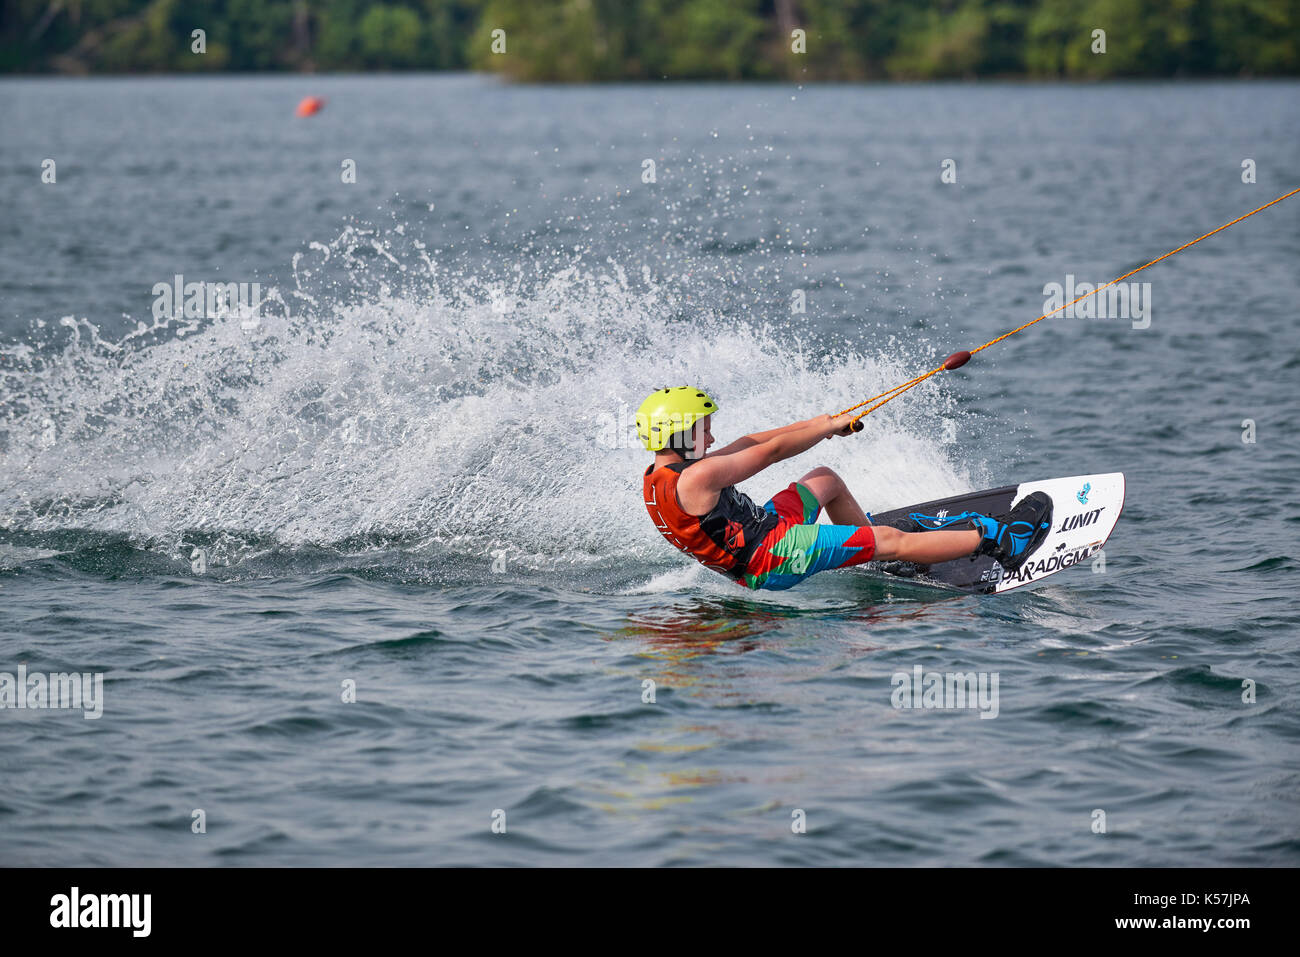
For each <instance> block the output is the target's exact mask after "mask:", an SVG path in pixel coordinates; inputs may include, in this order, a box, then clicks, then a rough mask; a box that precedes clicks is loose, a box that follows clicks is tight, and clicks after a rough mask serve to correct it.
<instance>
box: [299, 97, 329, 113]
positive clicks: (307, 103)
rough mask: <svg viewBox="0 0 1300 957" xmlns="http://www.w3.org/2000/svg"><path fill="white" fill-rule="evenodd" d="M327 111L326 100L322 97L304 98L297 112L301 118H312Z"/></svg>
mask: <svg viewBox="0 0 1300 957" xmlns="http://www.w3.org/2000/svg"><path fill="white" fill-rule="evenodd" d="M323 109H325V99H324V97H320V96H304V97H303V98H302V101H301V102H300V103H299V104H298V109H297V110H296V111H295V112H296V113H297V114H298V115H299V116H311V115H312V114H313V113H319V112H320V111H321V110H323Z"/></svg>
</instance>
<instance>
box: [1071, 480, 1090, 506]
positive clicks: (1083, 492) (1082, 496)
mask: <svg viewBox="0 0 1300 957" xmlns="http://www.w3.org/2000/svg"><path fill="white" fill-rule="evenodd" d="M1091 491H1092V483H1091V482H1084V483H1083V488H1081V489H1079V491H1077V492H1075V493H1074V497H1075V498H1077V499H1078V500H1079V504H1080V505H1087V504H1088V493H1089V492H1091Z"/></svg>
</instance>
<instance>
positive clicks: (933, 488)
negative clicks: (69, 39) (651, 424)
mask: <svg viewBox="0 0 1300 957" xmlns="http://www.w3.org/2000/svg"><path fill="white" fill-rule="evenodd" d="M1297 92H1300V89H1298V86H1297V84H1295V83H1212V84H1189V85H1146V86H1087V87H1072V86H1026V85H1015V86H1011V85H1007V86H1003V85H980V86H915V87H888V88H885V87H865V88H860V87H814V88H807V89H797V88H793V87H785V86H761V87H760V86H751V87H731V86H682V85H674V86H628V87H608V88H599V89H589V88H568V87H566V88H515V87H509V86H503V85H499V84H497V83H496V82H494V81H490V80H486V79H480V78H470V77H439V78H429V77H401V78H396V77H394V78H349V77H329V78H308V77H294V78H275V79H269V78H243V79H206V78H205V79H185V80H180V79H148V80H145V79H139V80H113V81H107V80H99V81H93V82H88V81H53V80H51V81H30V80H22V81H8V82H5V83H3V84H0V129H2V130H3V131H4V133H3V137H0V219H2V220H3V222H4V224H5V227H6V228H5V229H4V230H2V231H0V264H2V265H0V456H2V457H0V672H9V673H15V672H16V671H17V669H18V668H19V666H20V665H21V666H25V667H26V669H27V670H28V672H43V673H49V672H72V671H75V672H85V673H102V675H103V698H102V716H101V717H98V718H95V719H91V720H87V719H86V718H84V717H83V716H82V712H81V711H79V710H62V711H54V710H29V709H23V710H16V709H12V708H7V709H4V710H2V711H0V770H2V771H3V785H0V863H6V864H112V865H125V864H180V865H201V866H210V865H259V866H264V865H286V864H312V865H382V864H484V863H486V864H559V865H605V864H642V865H644V864H738V865H758V864H774V863H789V864H867V865H969V864H1000V865H1020V864H1050V865H1116V864H1118V865H1126V864H1153V865H1193V864H1195V865H1204V864H1285V865H1294V864H1296V863H1297V862H1298V861H1300V840H1297V824H1298V823H1300V807H1298V802H1300V797H1298V794H1300V787H1298V785H1300V756H1298V755H1297V739H1298V737H1300V720H1298V719H1297V714H1296V709H1295V706H1294V701H1295V698H1296V693H1297V684H1298V682H1300V674H1298V671H1297V666H1296V660H1295V653H1294V649H1295V645H1296V634H1297V630H1298V628H1300V597H1297V596H1298V595H1300V554H1298V553H1297V540H1298V538H1300V535H1298V533H1300V504H1297V496H1296V494H1295V491H1296V479H1295V476H1296V472H1297V468H1298V467H1300V454H1298V452H1297V448H1298V444H1297V434H1296V423H1297V421H1300V400H1297V398H1296V388H1295V386H1296V381H1297V370H1300V339H1298V337H1297V331H1296V314H1295V303H1296V302H1297V301H1300V277H1298V274H1297V270H1296V263H1297V262H1298V261H1300V198H1297V199H1293V200H1291V201H1288V202H1287V203H1283V204H1280V205H1279V206H1277V207H1274V208H1273V209H1270V210H1268V211H1266V212H1264V213H1261V214H1259V215H1258V216H1256V217H1253V218H1251V219H1250V220H1247V221H1246V222H1244V223H1241V224H1239V225H1238V226H1235V227H1233V228H1232V229H1230V230H1228V231H1226V232H1224V233H1221V234H1219V235H1218V236H1215V237H1213V238H1212V239H1209V240H1206V241H1205V242H1204V243H1202V244H1200V245H1198V246H1196V247H1194V248H1193V249H1191V250H1188V251H1187V252H1184V253H1180V254H1179V255H1178V256H1176V257H1174V258H1173V259H1171V260H1169V261H1167V262H1165V263H1162V264H1160V265H1159V266H1156V267H1153V268H1152V269H1150V270H1147V271H1145V272H1144V273H1142V274H1140V276H1139V277H1135V281H1147V282H1150V283H1151V286H1150V289H1149V293H1148V294H1147V296H1148V297H1149V298H1148V299H1147V300H1146V301H1148V302H1149V304H1150V313H1149V316H1148V318H1149V320H1150V323H1149V326H1148V327H1146V328H1135V324H1134V322H1132V321H1129V320H1127V319H1096V318H1063V317H1062V318H1057V319H1054V320H1051V321H1048V322H1044V323H1039V324H1038V325H1037V326H1035V327H1033V329H1031V330H1029V331H1027V332H1025V333H1023V334H1022V335H1019V336H1016V337H1014V338H1013V339H1011V340H1008V341H1007V342H1005V343H1003V344H1001V345H999V346H997V347H996V348H994V349H991V350H988V351H987V352H985V353H982V354H981V355H980V356H979V357H978V358H977V360H976V361H975V362H973V363H971V365H970V366H968V367H967V368H966V369H963V370H962V371H961V372H960V373H958V374H953V375H950V376H947V377H945V378H944V379H942V381H940V382H939V383H933V384H927V385H926V386H923V387H921V388H918V389H916V390H914V391H912V392H910V393H908V395H907V396H906V397H905V398H903V399H900V400H898V401H897V402H894V403H892V404H891V405H889V406H887V407H886V408H885V409H884V410H881V412H879V413H876V414H873V415H872V416H871V417H869V419H868V420H867V421H866V424H867V426H868V428H867V430H866V431H865V432H863V433H862V434H860V435H858V436H855V437H854V438H852V439H847V440H843V439H836V440H834V441H832V442H829V443H826V444H824V445H822V446H819V447H818V448H817V449H815V450H813V451H810V452H808V453H806V454H805V455H803V456H802V457H800V458H799V459H796V460H794V461H791V462H787V463H782V464H780V465H778V466H776V467H774V468H773V470H772V473H771V476H770V478H769V476H768V475H766V474H765V475H763V476H760V477H758V478H757V479H755V480H753V481H751V482H749V483H746V485H745V486H744V488H745V490H746V491H748V492H750V493H751V494H752V495H754V497H756V498H759V499H760V500H762V499H766V498H767V497H769V496H770V495H771V494H772V493H773V492H775V491H776V490H777V489H779V488H781V487H783V486H784V485H785V484H787V483H788V482H789V481H791V480H792V479H794V478H796V477H797V476H798V475H800V474H802V473H803V472H806V471H807V470H809V469H810V468H812V467H813V466H815V465H819V464H826V465H830V466H832V467H834V468H836V469H837V470H839V471H840V472H841V473H842V474H843V475H845V476H846V478H847V479H848V480H849V482H850V484H851V486H852V487H853V489H854V491H855V493H856V494H857V496H858V498H859V499H860V500H861V501H862V502H863V504H864V505H865V506H866V507H867V508H868V509H871V510H882V509H887V508H892V507H896V506H900V505H905V504H908V503H910V502H918V501H924V500H926V499H933V498H937V497H940V496H942V495H946V494H955V493H957V492H960V491H965V490H969V489H973V488H978V487H984V486H990V485H1000V484H1007V483H1011V482H1015V481H1019V480H1029V479H1037V478H1046V477H1051V476H1057V475H1072V474H1078V473H1086V472H1103V471H1123V472H1125V473H1126V475H1127V480H1128V502H1127V505H1126V507H1125V511H1124V516H1123V518H1122V519H1121V521H1120V524H1119V526H1118V528H1117V529H1116V532H1115V535H1114V537H1113V538H1112V539H1111V541H1110V543H1109V544H1108V546H1107V548H1106V564H1105V568H1104V571H1101V570H1094V569H1093V568H1092V567H1088V566H1082V567H1078V568H1075V569H1072V570H1070V571H1068V572H1065V573H1062V574H1060V575H1057V576H1055V577H1054V578H1052V579H1051V580H1050V581H1048V582H1045V583H1043V584H1042V585H1040V586H1037V587H1036V588H1033V589H1024V590H1020V591H1017V592H1014V593H1012V594H1010V595H1007V596H1003V597H1000V598H992V597H970V596H960V595H952V594H949V593H944V592H940V591H936V590H931V589H926V588H924V587H920V586H915V585H907V584H897V583H888V582H884V581H881V580H878V579H874V578H872V577H870V576H869V575H866V574H862V573H853V572H843V573H826V574H823V575H820V576H817V577H816V578H814V579H812V580H811V581H809V582H807V583H806V584H805V585H804V586H802V587H801V588H799V589H796V590H794V591H790V592H784V593H773V594H766V595H765V594H762V593H757V594H751V593H746V592H743V591H742V590H740V589H738V588H736V587H735V586H733V585H730V584H729V583H727V582H726V581H725V580H723V579H721V578H720V577H717V576H714V575H712V573H710V572H708V571H706V570H704V569H701V568H699V567H696V566H694V565H693V564H692V563H689V562H688V561H687V560H686V559H684V558H683V557H682V556H680V555H679V554H677V553H676V552H674V551H672V550H671V549H669V548H668V547H667V546H666V545H665V543H664V542H663V540H662V539H661V538H660V537H659V535H658V533H657V532H656V531H655V529H654V527H653V526H652V524H651V523H650V520H649V519H648V517H647V516H646V514H645V510H644V508H643V506H642V504H641V491H640V486H639V476H640V472H641V470H642V469H643V468H644V466H645V464H647V456H646V455H645V453H644V452H643V451H641V450H640V449H639V448H638V447H636V445H635V439H634V437H633V436H632V434H631V429H630V413H631V410H632V409H634V408H635V407H636V405H637V404H638V403H639V402H640V400H641V398H643V397H644V395H645V394H646V393H647V392H648V391H650V390H651V389H653V388H656V387H658V386H660V385H663V384H666V383H677V382H698V383H699V384H701V385H703V386H705V387H707V388H708V389H709V390H710V391H711V393H713V394H714V395H717V396H718V397H719V399H720V401H721V403H722V407H723V411H722V412H721V413H719V415H718V416H717V417H716V419H715V422H714V433H715V435H716V436H717V437H718V439H719V440H720V441H721V442H725V441H727V440H728V439H729V438H731V437H734V436H737V435H740V434H743V433H745V432H749V431H755V430H758V429H765V428H770V427H772V426H775V425H781V424H785V423H786V422H789V421H793V420H795V419H798V418H805V417H807V416H810V415H813V414H816V413H819V412H826V411H835V410H837V409H839V408H843V407H844V406H846V405H848V404H851V403H852V402H856V401H858V400H859V399H862V398H865V397H866V396H868V395H871V394H874V393H876V392H880V391H882V390H883V389H885V388H889V387H891V386H893V385H896V384H898V383H899V382H901V381H903V380H904V379H906V378H908V377H909V376H911V375H912V374H914V373H915V372H917V371H921V370H923V369H927V368H930V367H932V366H933V365H935V364H936V361H935V360H936V357H942V356H943V355H946V354H947V353H948V352H951V351H953V350H955V349H958V348H970V347H972V346H974V345H977V344H979V343H981V342H984V341H986V340H988V339H991V338H993V337H994V336H995V335H998V334H1000V333H1001V332H1004V331H1006V330H1007V329H1010V328H1012V327H1014V326H1016V325H1019V324H1021V323H1023V322H1026V321H1028V320H1029V319H1032V318H1034V317H1035V316H1037V315H1039V314H1040V313H1041V312H1042V311H1043V304H1044V301H1045V298H1046V297H1045V294H1044V286H1045V285H1046V284H1049V283H1054V282H1056V283H1062V284H1064V283H1066V282H1067V276H1072V277H1074V281H1075V282H1085V281H1086V282H1091V283H1101V282H1106V281H1108V280H1109V279H1112V278H1114V277H1115V276H1117V275H1119V274H1120V273H1122V272H1124V271H1126V270H1128V269H1131V268H1133V267H1134V266H1137V265H1139V264H1141V263H1142V262H1145V261H1147V260H1149V259H1151V258H1154V257H1155V256H1158V255H1160V254H1162V253H1164V252H1167V251H1168V250H1170V249H1172V248H1174V247H1175V246H1178V245H1180V244H1181V243H1184V242H1186V241H1187V240H1189V239H1192V238H1194V237H1196V236H1198V235H1200V234H1201V233H1203V232H1206V231H1207V230H1209V229H1212V228H1214V227H1215V226H1218V225H1220V224H1221V223H1223V222H1226V221H1227V220H1229V219H1232V218H1234V217H1235V216H1238V215H1240V214H1241V213H1244V212H1246V211H1248V210H1249V209H1252V208H1254V207H1256V206H1258V205H1260V204H1262V203H1264V202H1267V201H1268V200H1270V199H1272V198H1274V197H1275V196H1277V195H1280V194H1281V193H1283V192H1286V191H1287V190H1289V189H1291V188H1293V187H1294V186H1296V185H1300V132H1298V131H1300V123H1298V122H1297V120H1298V119H1300V110H1298V109H1297V104H1298V103H1300V97H1297ZM308 93H312V94H317V95H323V96H325V97H327V98H328V101H329V102H328V105H327V107H326V109H325V111H324V112H322V113H321V114H319V115H318V116H316V117H313V118H311V119H309V120H296V119H295V118H294V117H293V116H292V111H293V106H294V104H295V103H296V102H297V100H298V99H299V98H300V97H301V96H303V95H306V94H308ZM47 158H49V159H53V160H54V161H55V163H56V169H57V182H55V183H53V184H46V183H42V182H41V164H42V161H43V160H44V159H47ZM647 159H651V160H653V161H654V163H655V181H654V182H643V171H644V169H645V167H644V165H643V164H644V161H645V160H647ZM947 159H952V160H954V161H955V163H956V170H957V181H956V183H951V184H945V183H942V182H941V181H940V173H941V169H942V164H943V163H944V161H945V160H947ZM1245 159H1251V160H1253V161H1254V164H1255V168H1256V177H1257V182H1256V183H1254V184H1246V183H1243V182H1242V179H1241V173H1242V161H1243V160H1245ZM347 160H352V161H354V163H355V170H356V181H355V182H354V183H345V182H343V181H342V175H341V174H342V171H343V169H344V164H345V161H347ZM177 274H181V275H182V276H183V277H184V278H185V280H186V281H222V282H245V283H254V282H256V283H259V286H260V289H261V291H262V293H263V294H264V295H263V299H264V301H265V306H264V308H263V309H262V312H261V316H260V319H259V321H257V322H253V321H252V320H251V319H250V318H249V317H248V316H242V317H241V316H238V315H228V316H221V317H200V318H190V319H186V318H184V317H181V318H179V319H174V320H164V319H158V320H156V319H155V315H154V303H155V298H156V296H157V295H158V294H157V293H155V291H154V286H155V284H159V283H162V284H169V283H171V282H172V281H173V277H174V276H175V275H177ZM796 290H803V291H804V294H805V296H806V302H807V310H806V312H804V313H795V314H792V313H791V307H790V303H791V300H792V297H793V296H794V294H795V291H796ZM1139 325H1140V323H1139ZM1246 419H1250V420H1252V421H1253V423H1254V436H1253V437H1254V441H1253V442H1250V443H1247V442H1243V440H1242V439H1243V434H1244V429H1245V427H1244V426H1243V422H1244V420H1246ZM917 666H921V668H922V670H923V671H924V672H941V673H948V672H962V673H966V672H975V673H979V674H984V675H986V676H992V675H996V676H997V678H998V689H999V698H998V705H997V709H996V710H997V714H996V717H995V718H992V719H985V718H981V717H980V712H979V710H978V709H947V710H944V709H939V710H933V709H916V710H906V709H898V708H895V707H894V704H893V703H892V701H891V694H892V692H893V681H892V679H893V676H894V675H896V674H900V673H901V674H905V675H910V674H911V673H912V672H913V669H914V668H915V667H917ZM0 680H2V679H0ZM647 681H651V682H653V683H654V685H653V691H654V695H653V697H654V700H653V702H650V701H647V700H646V698H648V697H649V693H648V686H647V685H646V682H647ZM1243 683H1245V684H1246V685H1247V686H1251V687H1253V690H1254V700H1253V701H1250V700H1243V696H1244V692H1245V691H1246V690H1247V688H1246V687H1245V686H1244V684H1243ZM348 687H355V698H356V700H355V701H353V702H345V701H344V700H342V699H343V697H344V696H345V690H346V689H347V688H348ZM1246 697H1247V698H1248V697H1249V696H1248V695H1246ZM196 809H202V810H203V811H204V812H205V815H206V833H202V834H196V833H193V831H192V826H191V825H192V821H193V812H194V811H195V810H196ZM1099 810H1100V811H1103V812H1104V814H1105V833H1097V832H1096V830H1095V828H1097V824H1096V823H1095V822H1096V821H1097V820H1099V818H1098V816H1097V814H1096V812H1097V811H1099ZM498 811H500V812H504V818H505V821H506V833H504V834H501V833H494V832H493V829H492V824H493V820H494V815H495V817H496V818H497V819H499V818H500V815H499V814H496V812H498ZM799 811H802V812H803V814H804V815H805V816H806V833H794V832H793V830H792V822H793V821H795V820H796V819H797V818H798V816H799V815H798V813H797V812H799Z"/></svg>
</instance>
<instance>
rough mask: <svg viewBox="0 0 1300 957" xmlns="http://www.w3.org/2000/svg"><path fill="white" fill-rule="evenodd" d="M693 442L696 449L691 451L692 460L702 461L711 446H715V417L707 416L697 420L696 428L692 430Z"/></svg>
mask: <svg viewBox="0 0 1300 957" xmlns="http://www.w3.org/2000/svg"><path fill="white" fill-rule="evenodd" d="M691 441H692V443H693V445H694V448H693V449H692V450H691V456H690V457H691V458H692V459H702V458H704V455H705V453H706V452H708V451H709V446H710V445H712V444H713V416H711V415H706V416H705V417H704V418H702V419H696V420H695V427H694V428H692V429H691Z"/></svg>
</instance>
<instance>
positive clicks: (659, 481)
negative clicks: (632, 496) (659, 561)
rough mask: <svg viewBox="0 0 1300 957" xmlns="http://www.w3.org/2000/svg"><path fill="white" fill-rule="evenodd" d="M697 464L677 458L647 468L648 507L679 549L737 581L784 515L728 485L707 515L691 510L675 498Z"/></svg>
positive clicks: (645, 487) (645, 488)
mask: <svg viewBox="0 0 1300 957" xmlns="http://www.w3.org/2000/svg"><path fill="white" fill-rule="evenodd" d="M692 464H693V463H691V462H677V463H675V464H673V465H666V466H664V467H662V468H659V469H656V468H655V467H654V466H653V465H652V466H650V467H649V468H647V469H646V470H645V480H644V485H643V487H644V494H645V507H646V511H647V512H649V513H650V518H651V519H653V520H654V523H655V528H657V529H659V531H660V532H661V533H663V536H664V538H666V539H668V542H669V543H670V544H671V545H673V546H674V547H675V548H680V549H681V550H682V551H684V552H686V554H688V555H691V556H693V557H694V558H695V560H696V561H698V562H700V563H701V564H702V565H705V566H707V567H709V568H712V569H713V570H714V571H719V572H722V574H724V575H726V576H727V577H728V578H734V579H736V580H739V579H741V578H742V577H744V574H745V566H746V565H747V564H748V562H749V556H750V555H752V554H753V552H754V549H755V548H756V547H757V546H758V543H759V542H761V541H762V540H763V539H764V538H765V537H766V536H767V533H768V532H770V531H771V530H772V529H774V528H776V526H777V525H778V524H780V522H781V519H780V518H778V517H777V516H776V515H773V514H772V513H771V512H769V511H768V510H767V509H765V508H763V507H762V506H760V505H755V504H754V500H753V499H751V498H750V497H749V496H748V495H746V494H745V493H744V492H740V491H737V490H736V487H735V486H734V485H728V486H727V487H726V488H724V489H723V490H722V491H721V493H720V494H719V495H718V504H716V505H714V506H713V508H712V509H710V510H709V513H708V514H707V515H691V514H690V513H689V512H687V511H686V510H685V509H684V508H682V503H681V501H680V500H679V499H678V498H677V481H678V479H680V478H681V474H682V472H683V471H684V470H685V469H686V468H687V467H688V466H690V465H692Z"/></svg>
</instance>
